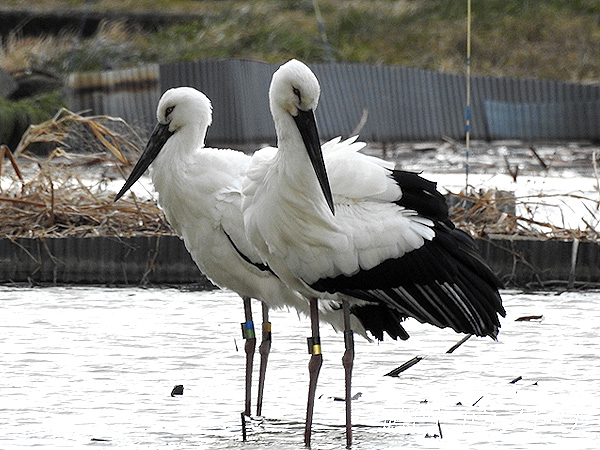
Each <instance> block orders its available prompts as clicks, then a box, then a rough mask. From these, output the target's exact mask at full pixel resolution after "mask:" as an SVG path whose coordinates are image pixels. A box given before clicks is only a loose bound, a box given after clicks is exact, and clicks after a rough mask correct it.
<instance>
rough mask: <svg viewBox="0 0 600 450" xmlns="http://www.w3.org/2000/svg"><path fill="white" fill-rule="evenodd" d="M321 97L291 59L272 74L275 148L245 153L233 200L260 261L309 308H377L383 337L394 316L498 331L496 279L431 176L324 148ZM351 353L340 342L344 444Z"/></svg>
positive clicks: (395, 328) (315, 366)
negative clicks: (237, 197) (329, 301)
mask: <svg viewBox="0 0 600 450" xmlns="http://www.w3.org/2000/svg"><path fill="white" fill-rule="evenodd" d="M319 94H320V87H319V83H318V81H317V79H316V77H315V76H314V74H313V73H312V72H311V71H310V69H309V68H308V67H307V66H305V65H304V64H303V63H301V62H299V61H296V60H291V61H289V62H287V63H286V64H284V65H282V66H281V67H280V68H279V69H278V70H277V71H276V72H275V74H274V75H273V79H272V82H271V87H270V91H269V99H270V107H271V113H272V115H273V120H274V123H275V129H276V132H277V141H278V151H277V153H276V154H275V155H274V156H273V157H272V158H271V159H270V160H268V159H266V158H265V156H264V155H257V156H255V157H254V158H253V159H252V161H251V163H250V168H249V169H248V172H247V177H246V180H245V182H244V191H243V193H244V201H243V206H242V209H243V212H244V227H245V229H246V234H247V236H248V238H249V240H250V242H251V243H252V244H253V245H254V247H255V248H256V249H257V251H258V253H259V254H260V256H261V258H262V259H263V261H264V262H265V263H266V264H268V265H269V266H270V267H271V269H272V270H273V271H274V272H275V273H276V274H277V275H278V276H279V277H280V278H281V279H282V280H283V281H284V282H285V283H286V284H287V285H288V286H290V287H291V288H292V289H294V290H296V291H298V292H300V293H302V294H303V295H305V296H306V297H308V298H309V299H310V301H311V304H313V305H314V304H316V302H317V299H322V298H329V297H330V296H331V295H338V298H339V299H341V300H343V305H344V309H345V310H348V309H350V310H351V308H353V307H354V306H349V304H350V305H356V304H364V302H365V301H369V302H373V303H375V304H377V305H378V306H379V307H380V310H379V311H380V312H381V311H383V313H382V314H380V315H379V316H378V317H377V318H372V320H371V323H370V326H369V325H367V328H368V329H369V330H371V331H373V332H374V334H375V335H376V336H378V337H380V338H382V337H383V333H382V330H385V331H387V332H388V333H389V334H390V335H391V336H392V337H396V336H400V337H402V338H407V337H408V335H407V334H406V332H405V331H404V330H403V329H402V326H401V325H400V324H399V323H398V322H399V321H396V322H395V323H394V320H393V315H394V313H395V314H397V315H399V316H400V317H414V318H416V319H417V320H419V321H421V322H427V323H431V324H433V325H436V326H439V327H452V328H453V329H454V330H456V331H457V332H465V333H474V334H477V335H480V336H485V335H489V336H492V337H495V336H496V334H497V332H498V328H499V326H500V322H499V320H498V317H497V316H498V314H502V315H503V314H504V309H503V308H502V304H501V299H500V296H499V294H498V287H499V286H500V282H499V280H498V279H497V278H496V276H495V275H494V274H493V273H492V271H491V270H490V268H489V267H488V266H487V265H486V264H485V262H483V260H482V259H481V258H480V257H479V256H478V255H477V253H476V251H475V248H474V245H473V242H472V240H471V238H470V237H468V236H467V235H466V234H465V233H462V232H460V231H459V230H456V229H455V228H454V225H453V224H452V222H450V220H449V219H448V209H447V207H446V204H445V200H444V198H443V196H442V195H441V194H440V193H439V192H438V191H437V190H436V187H435V183H432V182H429V181H427V180H425V179H423V178H421V177H420V176H418V175H417V174H414V173H409V172H403V171H399V170H395V169H393V167H391V166H390V165H389V164H388V163H386V162H385V161H382V160H380V159H378V158H374V157H370V156H366V155H363V154H360V153H357V149H358V147H359V146H358V144H355V143H353V141H352V140H349V141H344V142H340V143H339V144H338V145H337V146H335V149H325V148H323V149H321V148H320V144H319V138H318V132H317V129H316V122H315V118H314V110H315V108H316V106H317V103H318V98H319ZM334 214H335V215H334ZM312 311H315V309H312V310H311V312H312ZM390 317H392V319H391V320H387V319H388V318H390ZM396 317H397V316H396ZM312 318H313V319H314V320H313V327H312V329H313V337H312V338H311V339H312V342H315V341H316V342H319V334H318V321H317V318H318V317H317V314H314V315H313V316H312ZM381 318H386V320H385V322H386V323H384V322H382V321H381ZM363 324H365V322H363ZM349 334H350V335H351V331H350V330H349V329H348V327H346V332H345V336H348V335H349ZM353 358H354V352H353V345H352V341H351V339H346V353H345V355H344V367H345V368H346V436H347V445H348V446H350V444H351V419H350V398H351V395H350V394H351V392H350V380H351V372H352V361H353ZM321 363H322V357H321V355H320V347H319V348H317V349H316V351H313V356H312V357H311V362H310V363H309V373H310V383H309V400H308V407H307V421H306V428H305V444H307V445H310V436H311V431H310V427H311V423H312V411H313V406H314V395H315V390H316V380H317V377H318V373H319V370H320V366H321Z"/></svg>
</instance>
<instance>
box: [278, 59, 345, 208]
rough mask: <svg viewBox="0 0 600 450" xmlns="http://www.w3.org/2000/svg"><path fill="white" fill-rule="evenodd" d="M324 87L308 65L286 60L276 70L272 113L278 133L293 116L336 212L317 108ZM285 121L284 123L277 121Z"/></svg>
mask: <svg viewBox="0 0 600 450" xmlns="http://www.w3.org/2000/svg"><path fill="white" fill-rule="evenodd" d="M320 93H321V88H320V86H319V81H318V80H317V77H316V76H315V74H314V73H312V71H311V70H310V69H309V68H308V66H307V65H306V64H304V63H302V62H300V61H298V60H295V59H292V60H290V61H288V62H286V63H285V64H283V65H282V66H281V67H280V68H279V69H277V71H276V72H275V73H274V74H273V79H272V80H271V88H270V89H269V101H270V105H271V113H272V114H273V119H274V120H275V122H276V123H275V126H276V128H278V135H279V136H280V137H281V134H280V133H282V132H283V130H284V129H286V125H285V123H286V122H287V123H289V121H288V120H286V119H285V118H286V116H287V117H289V116H291V117H292V118H293V120H294V122H295V125H296V128H297V129H298V132H299V133H300V136H301V137H302V142H303V143H304V147H305V148H306V152H307V153H308V156H309V158H310V162H311V164H312V166H313V169H314V171H315V173H316V175H317V180H318V181H319V185H320V186H321V190H322V192H323V195H324V196H325V200H326V201H327V205H328V206H329V209H330V210H331V212H332V213H334V207H333V196H332V195H331V188H330V186H329V180H328V178H327V171H326V170H325V163H324V161H323V154H322V152H321V143H320V141H319V133H318V131H317V123H316V121H315V114H314V111H315V109H316V108H317V104H318V103H319V94H320ZM280 120H281V121H282V123H281V124H279V123H277V122H278V121H280ZM286 130H287V129H286Z"/></svg>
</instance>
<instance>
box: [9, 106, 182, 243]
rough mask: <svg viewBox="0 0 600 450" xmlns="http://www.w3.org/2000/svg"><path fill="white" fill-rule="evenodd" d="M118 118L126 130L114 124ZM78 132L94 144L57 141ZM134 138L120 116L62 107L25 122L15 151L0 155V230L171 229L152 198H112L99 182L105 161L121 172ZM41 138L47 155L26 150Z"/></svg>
mask: <svg viewBox="0 0 600 450" xmlns="http://www.w3.org/2000/svg"><path fill="white" fill-rule="evenodd" d="M124 125H125V129H126V130H127V131H128V133H127V134H126V135H125V134H122V133H121V132H120V131H119V132H117V131H115V129H119V128H123V126H124ZM90 135H91V136H93V139H92V140H91V141H90V139H88V136H90ZM81 136H86V138H85V139H86V140H87V145H88V146H93V147H95V148H96V152H93V153H76V152H74V151H72V150H71V149H69V148H65V147H67V145H68V144H67V142H68V140H69V139H71V140H73V138H74V137H75V138H77V137H79V138H80V137H81ZM75 141H77V139H76V140H75ZM140 141H141V140H140V139H139V137H138V136H137V135H136V134H135V132H134V130H132V129H130V128H129V127H127V126H126V124H124V122H123V121H122V120H121V119H115V118H110V117H105V116H96V117H83V116H80V115H78V114H74V113H71V112H69V111H66V110H61V111H60V112H59V113H58V114H57V115H56V116H55V117H54V118H53V119H52V120H49V121H47V122H45V123H42V124H40V125H36V126H32V127H30V129H29V131H28V132H27V133H26V134H25V135H24V136H23V139H22V140H21V144H20V145H19V149H18V150H19V158H18V159H17V160H16V161H12V160H11V161H6V164H4V163H5V161H3V160H2V161H0V163H1V164H2V165H3V166H5V167H4V170H3V172H2V179H1V180H2V186H1V190H0V202H1V203H2V208H0V236H2V237H8V238H17V237H37V238H46V237H64V236H79V237H89V236H101V235H112V236H127V235H133V234H136V235H155V234H172V231H171V229H170V227H169V225H168V224H167V222H166V219H165V217H164V215H163V214H162V212H161V210H160V209H159V208H158V207H157V205H156V203H155V202H154V201H151V200H146V201H138V200H136V199H135V197H134V200H130V201H125V200H121V201H119V202H117V203H115V202H113V197H114V193H113V192H109V191H107V190H106V185H107V183H108V182H110V181H112V178H114V175H113V176H110V175H109V174H108V172H107V169H110V168H112V169H113V171H115V172H116V173H117V174H118V173H121V174H122V173H123V168H125V167H129V166H130V165H131V162H130V159H136V156H137V153H139V151H138V147H139V142H140ZM48 142H52V143H53V145H55V146H56V148H55V150H54V151H52V153H51V154H50V155H49V156H45V157H39V156H34V155H33V154H31V153H30V152H28V149H29V147H30V146H32V145H34V144H36V143H48ZM5 153H6V152H3V153H2V154H0V155H1V156H4V154H5ZM9 159H10V158H9ZM9 163H10V167H7V166H8V165H9Z"/></svg>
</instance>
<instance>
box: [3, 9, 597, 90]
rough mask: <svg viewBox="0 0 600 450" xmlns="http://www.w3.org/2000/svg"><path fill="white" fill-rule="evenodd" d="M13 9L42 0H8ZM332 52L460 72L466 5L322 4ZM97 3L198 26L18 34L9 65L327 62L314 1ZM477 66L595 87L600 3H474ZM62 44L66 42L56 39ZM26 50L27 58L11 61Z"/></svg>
mask: <svg viewBox="0 0 600 450" xmlns="http://www.w3.org/2000/svg"><path fill="white" fill-rule="evenodd" d="M7 4H8V5H10V6H12V7H17V6H20V7H30V6H33V5H34V4H37V2H33V1H24V0H9V1H8V2H7ZM44 4H45V6H44V7H45V8H46V9H48V7H49V6H48V5H50V4H54V7H56V8H63V9H67V8H68V9H73V8H83V7H84V6H85V4H86V2H85V0H50V1H47V2H44ZM318 4H319V6H320V9H321V13H322V15H323V21H324V25H325V28H326V31H327V36H328V39H329V43H330V45H331V49H332V51H333V54H334V58H335V59H336V60H337V61H342V62H368V63H375V64H401V65H406V66H413V67H422V68H427V69H436V70H444V71H454V72H462V71H464V67H465V54H466V5H467V0H462V1H461V0H347V1H339V0H319V2H318ZM92 7H93V8H94V9H95V10H111V11H123V12H138V11H154V12H157V13H160V14H163V15H164V14H166V12H170V13H178V14H181V13H185V14H189V16H190V21H189V22H187V23H183V24H181V23H180V24H173V23H172V24H171V25H168V23H169V22H168V20H166V16H165V26H164V27H163V28H162V29H161V30H159V31H158V32H156V33H149V32H147V31H144V30H141V29H140V28H138V27H136V26H134V25H127V26H125V25H124V24H123V23H121V24H105V25H104V26H102V27H101V29H100V30H99V31H98V33H97V34H96V35H95V36H93V37H92V38H90V39H86V40H83V41H81V42H79V41H78V40H77V39H75V37H74V36H66V35H63V36H61V37H56V38H52V39H50V38H46V39H47V40H48V41H49V42H51V45H52V47H51V49H47V50H44V49H43V45H42V44H40V42H39V41H38V42H37V43H34V42H29V43H28V44H27V45H25V42H24V41H28V40H27V39H25V38H19V37H12V38H9V39H8V40H5V42H3V47H2V52H1V53H0V66H1V67H4V68H7V69H8V70H11V69H12V68H14V67H15V65H16V66H19V65H20V66H21V68H23V66H25V67H29V68H31V67H33V68H40V67H44V68H46V69H47V68H51V69H53V70H54V71H58V72H63V73H64V72H68V71H74V70H96V69H99V68H101V67H126V66H131V65H135V64H141V63H144V62H166V61H173V60H185V59H200V58H211V57H237V58H255V59H260V60H266V61H274V62H280V61H283V60H285V59H288V58H290V57H296V58H300V59H303V60H305V61H307V62H316V61H324V60H325V59H326V56H325V55H326V53H325V51H324V46H323V42H322V40H321V36H320V34H319V32H318V27H317V20H316V17H315V11H314V8H313V1H312V0H297V1H292V0H252V1H241V0H238V1H235V0H220V1H217V0H212V1H192V0H167V1H164V0H163V1H160V2H156V1H155V0H153V1H150V0H140V1H136V2H118V1H115V0H96V1H94V2H93V3H92ZM472 8H473V11H472V17H473V21H472V69H473V73H475V74H480V75H498V76H515V77H527V78H545V79H554V80H567V81H582V82H596V81H597V80H598V79H600V2H598V1H597V0H485V1H483V0H472ZM57 40H59V41H60V42H57ZM21 45H25V47H26V48H28V49H29V50H26V49H19V52H18V54H19V55H21V57H20V58H15V57H14V56H13V57H11V55H10V53H11V50H12V51H14V50H16V49H17V48H20V46H21Z"/></svg>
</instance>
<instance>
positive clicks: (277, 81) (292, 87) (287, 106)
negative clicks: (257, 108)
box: [269, 59, 321, 117]
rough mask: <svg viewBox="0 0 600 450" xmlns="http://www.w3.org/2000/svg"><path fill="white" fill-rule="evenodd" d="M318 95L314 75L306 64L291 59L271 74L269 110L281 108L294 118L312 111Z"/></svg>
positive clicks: (316, 81) (318, 87)
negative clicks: (300, 113)
mask: <svg viewBox="0 0 600 450" xmlns="http://www.w3.org/2000/svg"><path fill="white" fill-rule="evenodd" d="M320 93H321V87H320V86H319V81H318V80H317V77H316V76H315V74H314V73H312V71H311V70H310V69H309V68H308V66H307V65H306V64H304V63H302V62H300V61H298V60H297V59H292V60H290V61H288V62H286V63H285V64H283V65H282V66H281V67H280V68H279V69H277V71H276V72H275V73H274V74H273V79H272V81H271V88H270V91H269V99H270V103H271V109H274V108H275V109H277V108H281V109H283V110H284V111H286V112H287V113H288V114H290V115H292V116H293V117H296V116H297V115H298V112H299V111H304V112H306V111H314V110H315V109H316V108H317V104H318V103H319V95H320Z"/></svg>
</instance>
